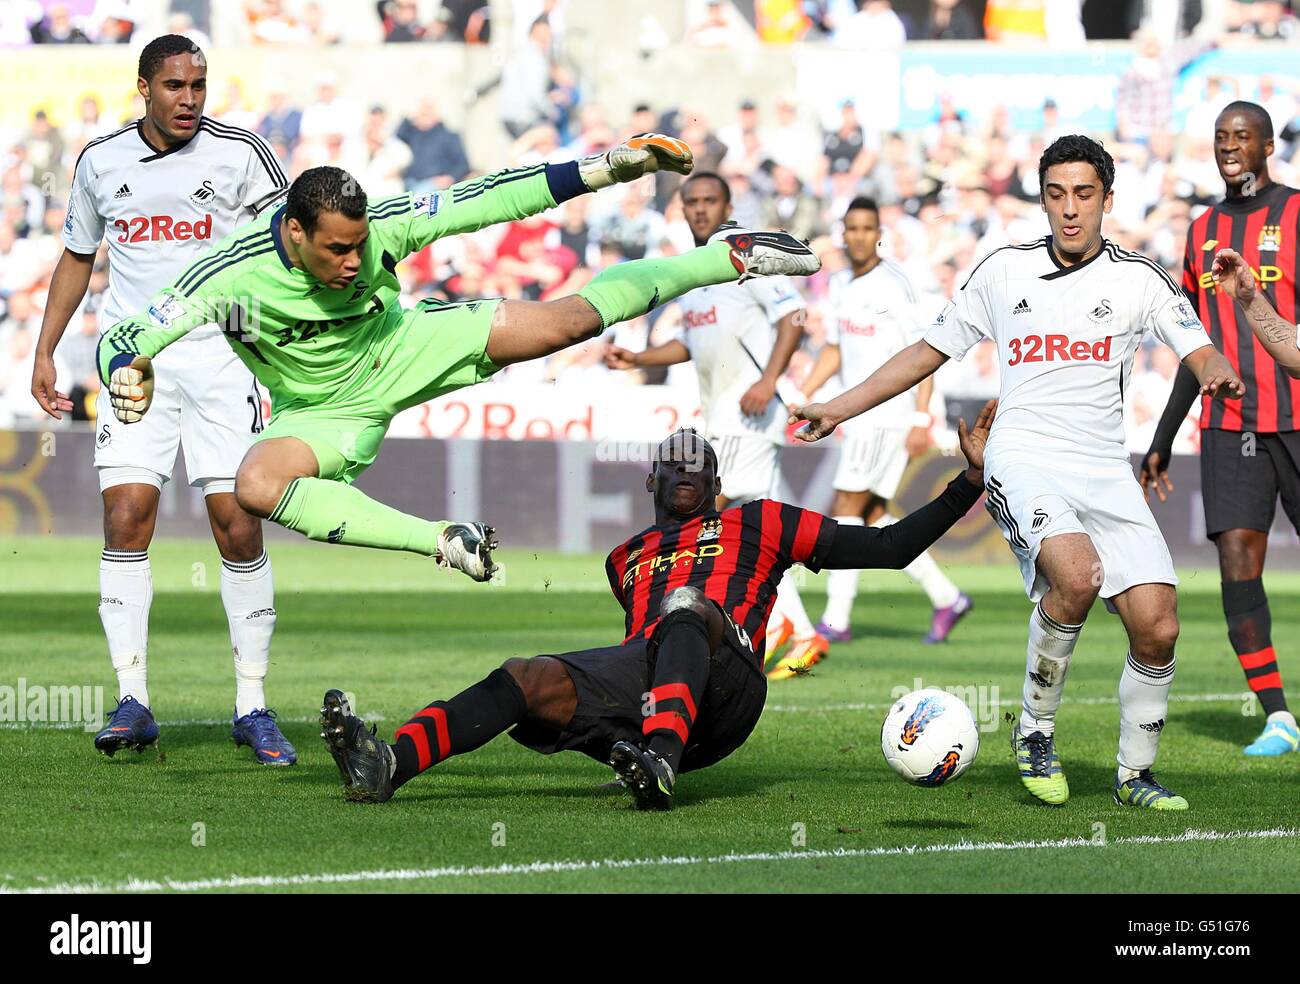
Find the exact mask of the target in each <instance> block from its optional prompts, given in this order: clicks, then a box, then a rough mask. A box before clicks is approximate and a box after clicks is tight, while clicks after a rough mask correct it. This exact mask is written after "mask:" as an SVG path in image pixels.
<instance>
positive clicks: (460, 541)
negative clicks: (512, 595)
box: [435, 523, 500, 581]
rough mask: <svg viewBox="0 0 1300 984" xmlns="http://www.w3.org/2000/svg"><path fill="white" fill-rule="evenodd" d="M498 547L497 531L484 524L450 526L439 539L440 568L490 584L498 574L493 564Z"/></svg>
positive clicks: (455, 524) (437, 556) (438, 555)
mask: <svg viewBox="0 0 1300 984" xmlns="http://www.w3.org/2000/svg"><path fill="white" fill-rule="evenodd" d="M498 546H500V544H498V543H497V531H496V530H494V529H493V528H492V527H491V526H485V525H484V524H483V523H449V524H447V528H446V529H445V530H443V531H442V533H440V534H439V535H438V553H437V555H436V558H435V559H436V560H437V562H438V566H439V567H445V568H446V569H447V570H454V571H462V572H464V573H465V574H468V575H469V576H470V577H471V578H473V579H474V580H475V581H490V580H492V575H493V574H495V573H496V572H497V566H496V564H494V563H493V562H492V551H493V550H495V549H496V548H497V547H498Z"/></svg>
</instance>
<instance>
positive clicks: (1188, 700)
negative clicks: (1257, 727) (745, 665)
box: [763, 692, 1254, 714]
mask: <svg viewBox="0 0 1300 984" xmlns="http://www.w3.org/2000/svg"><path fill="white" fill-rule="evenodd" d="M1252 696H1254V695H1253V694H1250V693H1247V692H1242V693H1239V694H1170V695H1169V701H1170V703H1183V704H1229V703H1231V704H1235V703H1238V702H1240V701H1245V700H1249V699H1250V698H1251V697H1252ZM895 703H896V701H890V702H889V703H888V704H868V703H861V704H768V705H766V706H765V707H764V708H763V710H764V711H775V712H777V713H795V714H812V713H816V712H818V711H885V710H888V709H889V708H891V707H893V706H894V704H895ZM1020 703H1021V702H1020V698H1019V697H1016V698H1014V699H1012V698H1008V699H1007V700H999V701H997V702H996V703H994V704H992V706H993V707H1019V706H1020ZM1061 703H1063V704H1078V705H1080V706H1082V707H1100V706H1105V705H1112V704H1118V703H1119V698H1118V697H1064V698H1062V700H1061Z"/></svg>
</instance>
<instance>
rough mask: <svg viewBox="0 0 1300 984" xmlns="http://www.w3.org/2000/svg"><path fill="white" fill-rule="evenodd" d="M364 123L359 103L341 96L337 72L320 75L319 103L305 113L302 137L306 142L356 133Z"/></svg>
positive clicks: (317, 86)
mask: <svg viewBox="0 0 1300 984" xmlns="http://www.w3.org/2000/svg"><path fill="white" fill-rule="evenodd" d="M360 122H361V113H360V111H359V110H358V108H357V104H356V103H355V102H353V101H352V100H351V99H349V98H348V97H346V96H341V95H339V80H338V76H336V75H335V74H334V73H333V72H322V73H321V74H320V75H318V76H317V77H316V101H315V102H313V103H311V104H310V105H309V106H307V108H306V109H304V110H303V111H302V120H301V122H300V124H299V131H298V132H299V136H300V137H301V138H302V139H303V140H315V139H318V138H320V137H324V136H326V135H327V134H334V133H355V132H356V130H357V128H358V127H359V126H360Z"/></svg>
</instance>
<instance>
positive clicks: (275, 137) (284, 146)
mask: <svg viewBox="0 0 1300 984" xmlns="http://www.w3.org/2000/svg"><path fill="white" fill-rule="evenodd" d="M266 100H267V106H266V112H265V113H264V114H263V115H262V119H261V121H260V122H259V123H258V124H257V132H258V133H259V134H261V135H262V137H263V138H265V139H266V141H267V142H268V143H269V144H270V145H271V146H272V147H274V148H275V152H276V153H277V154H279V155H280V158H281V159H282V160H288V159H289V157H290V156H291V155H292V154H293V151H294V149H295V148H296V147H297V146H298V134H299V132H300V130H301V129H302V110H300V109H298V108H297V107H296V106H294V105H292V104H291V103H290V102H289V92H288V87H287V86H286V85H285V84H284V82H283V81H282V80H280V79H273V80H271V81H270V82H268V83H267V86H266Z"/></svg>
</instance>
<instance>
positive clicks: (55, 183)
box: [24, 109, 68, 201]
mask: <svg viewBox="0 0 1300 984" xmlns="http://www.w3.org/2000/svg"><path fill="white" fill-rule="evenodd" d="M24 142H25V143H26V144H27V162H28V164H29V166H30V167H31V172H30V174H29V175H28V176H27V180H28V181H29V182H31V183H32V184H33V185H35V186H36V188H37V190H39V191H40V193H41V196H42V197H43V198H44V199H45V201H49V200H50V199H51V198H55V197H58V198H62V197H64V196H65V195H66V194H67V191H68V181H67V169H66V168H65V167H64V166H63V152H64V145H63V135H62V134H60V133H59V131H58V130H56V129H55V128H54V127H53V126H51V125H50V118H49V117H48V116H47V115H46V114H45V110H43V109H38V110H37V111H36V112H35V113H34V114H33V116H32V125H31V128H30V129H29V130H28V131H27V136H26V137H25V138H24Z"/></svg>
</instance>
